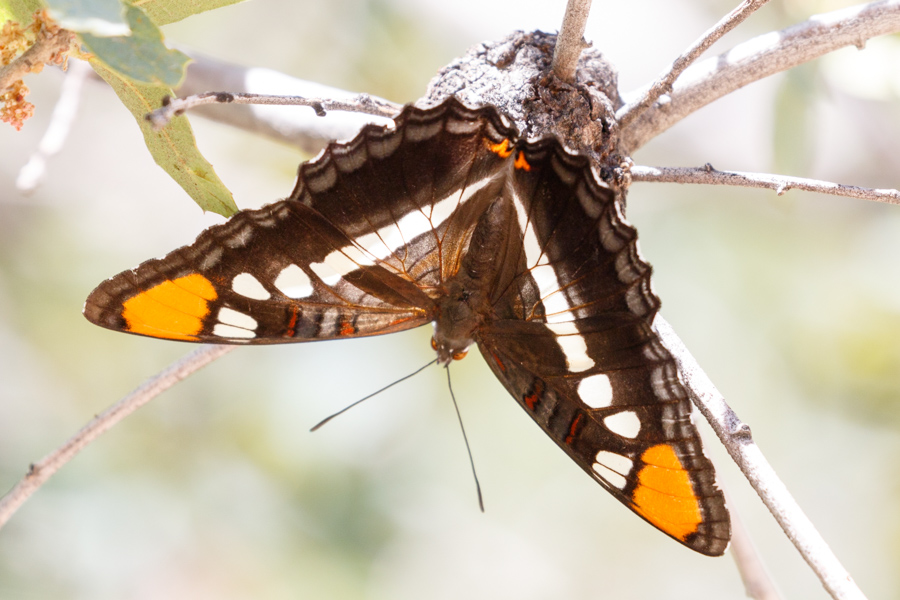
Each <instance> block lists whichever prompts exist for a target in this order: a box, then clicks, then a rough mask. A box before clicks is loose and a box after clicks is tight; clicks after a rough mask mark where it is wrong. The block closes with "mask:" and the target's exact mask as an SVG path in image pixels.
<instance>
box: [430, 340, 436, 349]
mask: <svg viewBox="0 0 900 600" xmlns="http://www.w3.org/2000/svg"><path fill="white" fill-rule="evenodd" d="M431 349H432V350H437V342H436V341H434V338H431Z"/></svg>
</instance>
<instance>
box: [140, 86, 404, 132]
mask: <svg viewBox="0 0 900 600" xmlns="http://www.w3.org/2000/svg"><path fill="white" fill-rule="evenodd" d="M205 104H263V105H268V106H310V107H312V108H313V110H315V111H316V114H317V115H318V116H320V117H324V116H325V113H326V111H329V110H344V111H349V112H357V113H363V114H367V115H375V116H378V117H388V118H390V117H393V116H396V114H397V113H399V112H400V109H402V108H403V106H402V105H400V104H396V103H394V102H391V101H389V100H384V99H382V98H378V97H376V96H371V95H369V94H359V95H357V96H356V97H355V98H352V99H347V100H332V99H328V98H309V97H305V96H278V95H271V94H248V93H232V92H204V93H202V94H195V95H193V96H188V97H186V98H172V99H170V100H169V102H168V103H167V104H166V105H165V106H163V107H162V108H158V109H156V110H154V111H153V112H151V113H148V114H147V117H146V118H147V120H148V121H150V123H151V124H152V125H153V127H154V128H155V129H161V128H163V127H165V126H166V124H168V123H169V121H171V120H172V119H173V118H174V117H176V116H178V115H180V114H181V113H183V112H184V111H186V110H190V109H191V108H194V107H195V106H203V105H205Z"/></svg>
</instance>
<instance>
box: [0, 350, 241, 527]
mask: <svg viewBox="0 0 900 600" xmlns="http://www.w3.org/2000/svg"><path fill="white" fill-rule="evenodd" d="M235 348H236V346H210V345H204V346H201V347H200V348H198V349H196V350H194V351H193V352H191V353H189V354H187V355H186V356H185V357H183V358H181V359H179V360H178V361H176V362H174V363H172V364H171V365H169V366H168V367H167V368H166V369H165V370H163V371H161V372H159V373H158V374H156V375H154V376H153V377H151V378H150V379H148V380H147V381H145V382H144V383H142V384H141V385H140V386H138V387H137V388H136V389H135V390H134V391H133V392H131V393H130V394H128V395H127V396H125V397H124V398H122V399H121V400H119V401H118V402H116V403H115V404H113V405H112V406H110V407H109V408H107V409H106V410H105V411H103V412H102V413H100V414H99V415H97V416H96V417H94V418H93V419H91V420H90V421H89V422H88V423H87V425H85V426H84V427H82V428H81V429H80V430H79V431H78V433H76V434H75V435H73V436H72V437H71V438H69V440H68V441H66V443H65V444H63V445H62V446H60V447H59V448H57V449H56V450H55V451H53V452H52V453H51V454H49V455H47V456H46V457H45V458H44V459H43V460H41V461H40V462H38V463H35V464H32V465H31V467H30V468H29V469H28V474H27V475H25V477H24V478H23V479H22V480H21V481H19V483H17V484H16V486H15V487H14V488H13V489H11V490H10V491H9V493H7V494H6V495H5V496H3V498H0V528H2V527H3V525H4V524H5V523H6V522H7V521H8V520H9V519H10V517H12V515H13V514H14V513H15V512H16V510H18V508H19V507H20V506H22V504H23V503H24V502H25V501H26V500H28V498H29V497H31V495H32V494H33V493H35V492H36V491H37V490H38V489H39V488H40V487H41V486H42V485H43V484H44V482H46V481H47V480H48V479H50V477H51V476H52V475H53V474H54V473H56V472H57V471H58V470H59V469H60V468H62V467H63V465H65V464H66V463H67V462H69V461H70V460H72V459H73V458H75V456H76V455H77V454H78V453H79V452H81V451H82V450H83V449H84V448H86V447H87V446H88V444H90V443H91V442H93V441H94V440H96V439H97V438H98V437H99V436H100V435H102V434H103V433H104V432H105V431H107V430H108V429H110V428H111V427H112V426H113V425H115V424H116V423H118V422H119V421H121V420H122V419H124V418H125V417H127V416H128V415H130V414H131V413H133V412H134V411H136V410H137V409H139V408H140V407H142V406H143V405H145V404H146V403H147V402H149V401H150V400H152V399H153V398H155V397H156V396H158V395H159V394H161V393H162V392H164V391H165V390H167V389H169V388H170V387H172V386H173V385H175V384H176V383H178V382H179V381H181V380H182V379H184V378H185V377H187V376H188V375H191V374H192V373H194V372H195V371H198V370H200V369H201V368H203V367H205V366H206V365H208V364H209V363H211V362H213V361H214V360H216V359H217V358H219V357H221V356H223V355H224V354H226V353H228V352H231V351H232V350H234V349H235Z"/></svg>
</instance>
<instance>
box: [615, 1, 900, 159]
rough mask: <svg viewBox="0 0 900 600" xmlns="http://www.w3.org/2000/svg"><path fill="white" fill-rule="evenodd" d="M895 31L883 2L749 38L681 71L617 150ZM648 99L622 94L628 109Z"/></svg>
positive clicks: (899, 15)
mask: <svg viewBox="0 0 900 600" xmlns="http://www.w3.org/2000/svg"><path fill="white" fill-rule="evenodd" d="M897 31H900V0H882V1H881V2H872V3H871V4H866V5H864V6H854V7H851V8H847V9H843V10H838V11H834V12H830V13H826V14H823V15H817V16H814V17H811V18H810V19H808V20H807V21H804V22H803V23H800V24H798V25H794V26H793V27H788V28H787V29H784V30H782V31H778V32H772V33H767V34H765V35H761V36H758V37H756V38H753V39H752V40H749V41H747V42H744V43H743V44H739V45H737V46H735V47H734V48H732V49H731V50H729V51H728V52H725V53H724V54H721V55H719V56H717V57H715V58H710V59H707V60H704V61H703V62H700V63H697V64H696V65H693V66H691V67H690V68H688V69H686V70H685V71H684V73H682V75H681V77H679V78H678V80H677V81H676V82H675V83H674V85H673V87H672V92H671V93H670V94H668V95H667V96H664V97H661V98H660V100H659V101H658V102H656V104H654V105H653V106H652V107H651V108H649V109H647V110H646V111H644V112H643V113H642V114H641V115H640V116H639V117H637V118H636V119H635V120H634V121H632V122H631V123H629V124H628V126H627V127H623V128H622V138H621V145H622V147H623V148H625V149H626V150H627V151H628V152H629V153H634V152H635V151H636V150H638V149H639V148H640V147H641V146H643V145H644V144H646V143H647V142H648V141H650V140H651V139H653V138H654V137H656V136H658V135H659V134H660V133H662V132H663V131H665V130H666V129H668V128H670V127H671V126H672V125H674V124H675V123H677V122H678V121H680V120H682V119H683V118H685V117H686V116H688V115H690V114H691V113H693V112H695V111H697V110H699V109H700V108H703V107H704V106H706V105H707V104H709V103H710V102H713V101H714V100H717V99H719V98H721V97H722V96H726V95H728V94H730V93H731V92H733V91H734V90H736V89H739V88H742V87H744V86H745V85H748V84H750V83H753V82H754V81H759V80H760V79H764V78H765V77H768V76H769V75H773V74H775V73H778V72H780V71H785V70H787V69H790V68H792V67H796V66H797V65H800V64H803V63H806V62H809V61H811V60H813V59H815V58H818V57H820V56H822V55H823V54H827V53H829V52H833V51H834V50H837V49H839V48H843V47H845V46H857V47H858V48H863V47H864V46H865V43H866V40H868V39H870V38H873V37H876V36H879V35H886V34H889V33H894V32H897ZM647 94H648V92H646V91H643V90H637V91H635V92H632V93H630V94H627V95H626V103H627V104H628V105H630V104H632V101H629V100H628V98H640V97H644V96H646V95H647ZM634 102H636V101H634Z"/></svg>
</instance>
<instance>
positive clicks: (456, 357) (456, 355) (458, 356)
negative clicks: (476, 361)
mask: <svg viewBox="0 0 900 600" xmlns="http://www.w3.org/2000/svg"><path fill="white" fill-rule="evenodd" d="M468 353H469V351H468V350H463V351H461V352H454V353H453V360H462V359H464V358H465V357H466V354H468Z"/></svg>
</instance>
